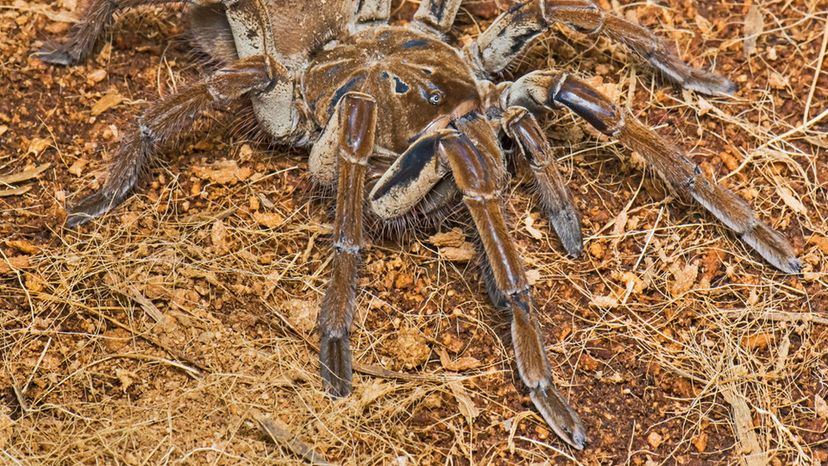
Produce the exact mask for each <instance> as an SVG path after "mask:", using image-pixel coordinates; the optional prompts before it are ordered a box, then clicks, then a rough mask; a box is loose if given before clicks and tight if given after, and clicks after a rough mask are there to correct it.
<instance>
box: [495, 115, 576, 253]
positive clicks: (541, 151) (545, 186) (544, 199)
mask: <svg viewBox="0 0 828 466" xmlns="http://www.w3.org/2000/svg"><path fill="white" fill-rule="evenodd" d="M501 122H502V125H503V130H504V132H505V133H506V135H507V136H509V137H510V138H511V139H513V140H514V141H515V142H516V143H517V145H518V147H519V148H520V152H521V153H522V154H523V156H524V157H526V160H527V161H528V162H529V167H530V168H531V170H532V175H533V176H534V179H535V186H536V188H537V190H538V193H539V195H540V200H541V204H542V205H543V208H544V210H545V211H546V212H547V214H548V215H549V222H550V223H551V224H552V227H553V228H554V229H555V233H556V234H557V235H558V238H559V239H560V240H561V244H562V245H563V247H564V249H566V252H567V253H568V254H569V255H570V256H572V257H578V256H580V255H581V252H583V239H582V237H581V219H580V216H579V215H578V211H577V210H576V208H575V203H574V202H573V200H572V194H571V193H570V192H569V188H568V187H567V186H566V182H564V179H563V177H562V176H561V172H560V171H559V170H558V164H557V161H556V160H555V155H554V154H553V153H552V147H551V146H550V145H549V141H548V140H547V138H546V135H545V134H543V130H542V129H541V127H540V125H539V124H538V121H537V119H535V116H534V115H532V113H531V112H529V110H527V109H525V108H523V107H510V108H508V109H506V112H505V113H504V114H503V117H502V119H501Z"/></svg>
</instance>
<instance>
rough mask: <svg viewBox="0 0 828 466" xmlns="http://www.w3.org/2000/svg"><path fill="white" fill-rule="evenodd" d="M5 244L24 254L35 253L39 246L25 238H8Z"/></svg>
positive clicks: (38, 250)
mask: <svg viewBox="0 0 828 466" xmlns="http://www.w3.org/2000/svg"><path fill="white" fill-rule="evenodd" d="M6 245H8V246H9V247H12V248H14V249H17V250H18V251H20V252H22V253H24V254H37V253H38V252H40V247H39V246H37V245H36V244H33V243H31V242H29V241H26V240H9V241H6Z"/></svg>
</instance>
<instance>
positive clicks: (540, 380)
mask: <svg viewBox="0 0 828 466" xmlns="http://www.w3.org/2000/svg"><path fill="white" fill-rule="evenodd" d="M438 150H439V153H440V157H441V158H442V159H443V160H444V162H445V163H446V164H447V165H448V166H449V167H450V169H451V172H452V174H453V175H454V180H455V183H456V184H457V187H458V188H459V189H460V191H461V192H462V193H463V202H464V204H465V205H466V208H467V209H468V210H469V212H470V213H471V216H472V219H473V221H474V225H475V227H476V228H477V231H478V233H479V235H480V239H481V241H482V243H483V249H484V251H485V253H486V259H487V261H488V263H489V266H490V268H491V271H492V275H493V279H494V284H495V286H496V288H497V294H498V295H500V296H502V297H503V300H504V301H505V304H506V305H507V306H508V307H509V309H510V310H511V312H512V332H511V333H512V345H513V346H514V350H515V361H516V362H517V366H518V372H519V373H520V377H521V379H522V380H523V383H524V384H525V385H526V386H527V387H528V388H529V394H530V397H531V399H532V401H533V403H534V404H535V407H536V408H537V409H538V411H540V413H541V415H542V416H543V418H544V419H545V420H546V422H547V423H548V424H549V426H550V427H551V428H552V429H553V430H554V431H555V433H556V434H558V435H559V436H560V437H561V438H562V439H563V440H564V441H566V442H567V443H568V444H570V445H572V446H573V447H574V448H577V449H579V450H580V449H583V448H584V445H585V444H586V441H587V439H586V433H585V430H584V426H583V424H582V423H581V420H580V418H579V417H578V415H577V414H576V413H575V411H574V410H573V409H572V408H570V407H569V405H568V404H567V403H566V401H565V400H564V399H563V397H562V396H561V394H560V393H559V392H558V390H557V389H556V388H555V386H554V385H553V382H552V375H551V371H550V368H549V361H548V360H547V358H546V351H545V349H544V344H543V337H542V336H541V333H540V326H539V324H538V320H537V317H536V315H535V308H534V303H533V300H532V295H531V291H530V288H529V282H528V280H527V278H526V273H525V271H524V269H523V265H522V264H521V260H520V256H519V254H518V252H517V249H516V248H515V245H514V242H513V240H512V238H511V236H510V235H509V230H508V228H507V226H506V221H505V220H504V216H503V211H502V208H501V203H500V199H499V197H498V188H497V186H498V180H497V172H498V167H497V166H496V164H497V163H498V162H497V157H496V155H495V154H488V153H484V152H481V151H480V150H478V148H477V147H475V145H474V144H472V142H471V141H470V140H469V138H468V137H467V136H465V135H464V134H462V133H459V132H458V133H454V134H451V135H447V136H444V137H443V138H441V139H440V141H439V142H438Z"/></svg>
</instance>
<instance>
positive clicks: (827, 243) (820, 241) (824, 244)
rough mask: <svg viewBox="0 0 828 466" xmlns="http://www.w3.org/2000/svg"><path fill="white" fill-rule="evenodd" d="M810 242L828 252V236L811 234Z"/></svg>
mask: <svg viewBox="0 0 828 466" xmlns="http://www.w3.org/2000/svg"><path fill="white" fill-rule="evenodd" d="M808 244H813V245H815V246H816V247H817V248H819V250H820V251H822V253H823V254H828V238H826V237H824V236H811V237H810V238H808Z"/></svg>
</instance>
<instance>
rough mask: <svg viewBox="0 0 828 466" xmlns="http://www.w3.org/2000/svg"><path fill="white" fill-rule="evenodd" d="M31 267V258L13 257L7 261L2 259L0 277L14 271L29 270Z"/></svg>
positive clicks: (0, 259) (0, 260) (0, 261)
mask: <svg viewBox="0 0 828 466" xmlns="http://www.w3.org/2000/svg"><path fill="white" fill-rule="evenodd" d="M30 266H31V263H30V262H29V256H12V257H9V258H8V259H6V260H3V259H2V258H0V275H5V274H7V273H9V272H11V271H13V270H20V269H28V268H29V267H30Z"/></svg>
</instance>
